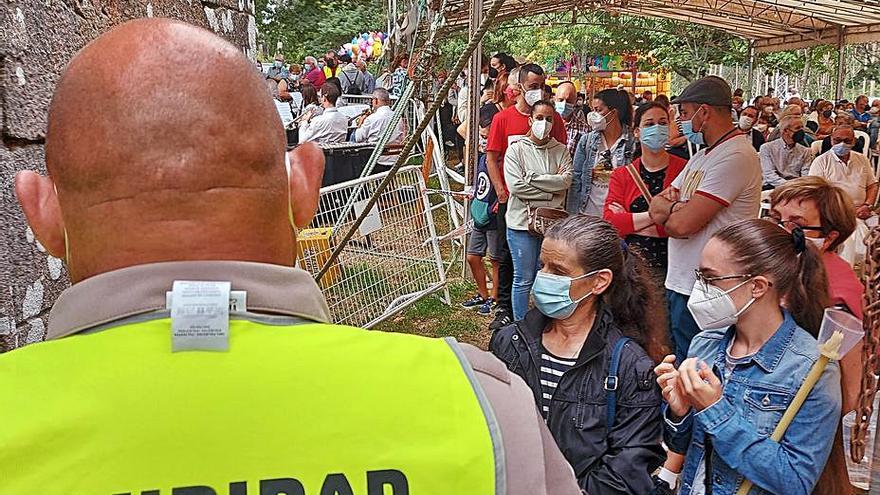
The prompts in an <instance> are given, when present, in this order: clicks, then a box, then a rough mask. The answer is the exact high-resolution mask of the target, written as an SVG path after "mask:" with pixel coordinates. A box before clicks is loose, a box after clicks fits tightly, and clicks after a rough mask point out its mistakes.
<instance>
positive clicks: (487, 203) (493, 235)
mask: <svg viewBox="0 0 880 495" xmlns="http://www.w3.org/2000/svg"><path fill="white" fill-rule="evenodd" d="M497 209H498V197H497V196H496V195H495V189H493V188H492V182H491V181H490V180H489V172H488V170H487V169H486V155H485V154H483V155H480V158H479V160H478V162H477V173H476V174H474V198H473V200H472V201H471V217H472V218H473V220H474V230H473V231H472V232H471V235H470V239H469V240H468V245H467V262H468V266H470V268H471V272H472V273H473V275H474V281H476V283H477V294H476V295H475V296H474V297H472V298H470V299H468V300H467V301H465V302H463V303H461V306H462V307H464V308H467V309H476V310H477V312H478V313H479V314H480V315H482V316H489V315H491V314H492V305H493V304H495V301H497V300H498V267H499V261H500V258H499V256H498V252H497V246H498V235H503V234H500V233H499V232H498V224H497V220H496V218H495V217H496V214H495V213H496V211H497ZM487 253H488V254H489V260H490V261H491V263H492V294H491V295H490V294H489V290H488V286H487V284H486V265H485V264H484V262H483V258H485V257H486V254H487Z"/></svg>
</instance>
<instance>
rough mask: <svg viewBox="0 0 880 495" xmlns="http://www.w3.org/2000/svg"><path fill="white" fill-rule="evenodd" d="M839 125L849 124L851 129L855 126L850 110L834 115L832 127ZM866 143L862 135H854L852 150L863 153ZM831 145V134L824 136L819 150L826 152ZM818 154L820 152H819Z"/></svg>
mask: <svg viewBox="0 0 880 495" xmlns="http://www.w3.org/2000/svg"><path fill="white" fill-rule="evenodd" d="M840 126H849V127H852V128H853V129H855V128H856V126H855V120H854V119H853V116H852V114H851V113H850V112H846V111H841V112H840V113H838V114H837V115H836V116H835V117H834V128H837V127H840ZM868 144H869V143H867V142H866V140H865V138H864V137H859V136H856V142H855V144H854V145H853V149H852V150H853V151H855V152H856V153H865V147H866V146H868ZM831 146H833V143H832V142H831V136H830V135H829V136H827V137H825V139H823V140H822V148H821V152H822V153H826V152H828V151H830V150H831ZM819 154H821V153H819Z"/></svg>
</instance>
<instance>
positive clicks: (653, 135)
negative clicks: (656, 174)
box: [639, 124, 669, 151]
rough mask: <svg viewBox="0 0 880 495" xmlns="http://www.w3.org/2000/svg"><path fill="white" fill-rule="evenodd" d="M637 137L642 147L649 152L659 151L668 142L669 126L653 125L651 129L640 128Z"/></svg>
mask: <svg viewBox="0 0 880 495" xmlns="http://www.w3.org/2000/svg"><path fill="white" fill-rule="evenodd" d="M639 136H640V137H639V140H640V141H641V142H642V146H644V147H646V148H648V149H649V150H651V151H660V150H662V149H663V148H664V147H666V144H667V143H668V142H669V126H668V125H666V124H655V125H652V126H651V127H642V128H640V129H639Z"/></svg>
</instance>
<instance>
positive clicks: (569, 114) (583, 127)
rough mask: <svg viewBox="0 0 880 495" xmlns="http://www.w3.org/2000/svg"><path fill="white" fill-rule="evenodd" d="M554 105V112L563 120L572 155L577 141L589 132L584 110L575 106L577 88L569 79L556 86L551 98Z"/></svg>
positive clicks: (569, 150)
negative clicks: (554, 94) (554, 93)
mask: <svg viewBox="0 0 880 495" xmlns="http://www.w3.org/2000/svg"><path fill="white" fill-rule="evenodd" d="M553 100H554V101H553V102H554V104H555V105H556V113H558V114H559V116H560V117H562V121H563V122H565V132H566V134H567V136H568V144H567V145H566V146H567V147H568V152H569V153H570V154H571V156H574V150H575V149H577V144H578V141H580V139H581V137H582V136H583V135H584V134H586V133H587V132H589V130H590V127H589V125H587V120H586V119H585V118H584V112H583V111H581V110H580V109H579V108H576V107H575V103H577V88H575V86H574V83H573V82H571V81H562V82H561V83H559V85H557V86H556V96H555V97H554V98H553Z"/></svg>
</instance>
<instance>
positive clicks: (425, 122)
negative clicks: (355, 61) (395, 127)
mask: <svg viewBox="0 0 880 495" xmlns="http://www.w3.org/2000/svg"><path fill="white" fill-rule="evenodd" d="M502 4H504V0H494V1H493V2H492V5H491V6H490V7H489V11H488V12H487V13H486V15H485V16H484V19H483V22H481V23H480V27H479V28H478V29H477V31H476V32H475V33H474V35H473V37H472V38H471V39H470V41H469V42H468V44H467V46H465V48H464V52H463V53H462V54H461V55H460V56H459V58H458V59H457V60H456V62H455V65H454V66H453V68H452V69H450V71H449V77H448V78H447V79H446V82H444V83H443V85H442V86H440V89H439V90H438V91H437V95H436V96H435V100H434V102H433V103H431V106H430V107H428V110H427V111H426V112H425V116H424V118H423V119H422V120H421V122H419V125H418V127H416V129H415V130H414V131H413V132H412V134H410V135H409V136H408V137H407V138H406V140H405V141H404V142H403V148H402V149H401V150H400V155H398V157H397V161H396V162H394V165H392V166H391V170H389V171H388V175H386V176H385V178H384V179H383V180H382V182H380V183H379V185H378V186H377V187H376V189H375V191H373V196H372V197H371V198H370V199H369V201H367V204H366V205H364V210H363V211H362V212H361V214H360V215H358V217H357V218H356V219H355V220H354V222H353V223H352V225H351V227H349V230H348V232H347V233H346V234H345V236H343V238H342V239H341V240H339V241H338V242H337V244H336V248H335V249H334V250H333V252H332V253H331V254H330V257H329V258H328V259H327V260H326V261H325V262H324V266H323V267H322V268H321V270H320V271H319V272H318V273H317V275H315V277H314V278H315V281H317V282H320V281H321V278H322V277H324V275H325V274H326V273H327V272H328V271H329V270H330V268H331V267H332V266H333V263H335V262H336V260H337V259H339V255H340V254H342V251H343V249H345V246H346V245H347V244H348V241H349V240H351V238H352V236H354V233H355V232H357V230H358V227H360V226H361V224H362V223H363V222H364V219H365V218H367V215H369V213H370V211H371V210H372V208H373V206H375V204H376V203H377V202H378V201H379V198H380V197H381V196H382V193H384V192H385V189H387V188H388V186H389V185H390V184H391V182H392V181H393V180H394V177H395V176H396V175H397V171H398V170H400V168H401V167H403V165H404V163H405V162H406V161H407V160H408V159H409V154H410V152H412V150H413V147H414V146H415V144H416V142H417V141H419V140H420V139H421V135H422V133H423V132H424V131H425V129H426V128H427V127H428V126H429V125H430V122H431V120H432V119H433V118H434V116H435V115H436V114H437V110H439V109H440V104H441V103H442V101H443V100H444V99H445V98H446V96H447V95H448V94H449V89H450V88H451V87H452V83H453V78H454V77H458V75H459V74H461V71H462V70H463V69H464V66H465V65H466V64H467V61H468V59H469V58H470V54H471V53H472V52H473V50H474V48H475V47H476V44H477V43H479V42H480V41H481V40H482V38H483V35H484V34H486V31H488V30H489V26H491V25H492V20H494V19H495V16H496V15H497V14H498V11H499V10H501V5H502ZM410 84H413V83H412V82H410Z"/></svg>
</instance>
